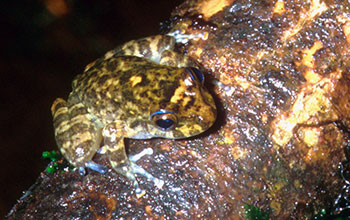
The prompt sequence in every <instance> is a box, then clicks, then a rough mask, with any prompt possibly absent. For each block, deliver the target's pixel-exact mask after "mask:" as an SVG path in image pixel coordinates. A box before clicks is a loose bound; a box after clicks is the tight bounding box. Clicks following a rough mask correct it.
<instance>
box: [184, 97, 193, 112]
mask: <svg viewBox="0 0 350 220" xmlns="http://www.w3.org/2000/svg"><path fill="white" fill-rule="evenodd" d="M184 97H190V99H191V100H190V101H189V102H187V103H186V105H185V107H184V109H185V111H187V110H188V109H190V108H191V107H193V104H194V98H193V96H186V95H185V96H184Z"/></svg>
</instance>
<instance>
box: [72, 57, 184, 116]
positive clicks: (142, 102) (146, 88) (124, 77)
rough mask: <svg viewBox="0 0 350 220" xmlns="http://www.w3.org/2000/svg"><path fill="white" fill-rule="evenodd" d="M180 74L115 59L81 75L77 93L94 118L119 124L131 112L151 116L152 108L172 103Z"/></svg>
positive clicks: (128, 59) (145, 63) (140, 61)
mask: <svg viewBox="0 0 350 220" xmlns="http://www.w3.org/2000/svg"><path fill="white" fill-rule="evenodd" d="M180 72H181V71H179V70H178V69H177V68H175V67H169V66H164V65H159V64H156V63H154V62H152V61H149V60H147V59H144V58H140V57H134V56H120V57H112V58H110V59H108V60H104V61H103V62H99V61H97V62H95V64H94V65H93V66H92V67H90V68H89V69H88V70H87V71H85V72H84V73H82V74H80V75H78V76H77V77H76V78H75V80H74V81H73V92H74V93H75V94H76V95H77V96H78V97H79V99H80V100H81V102H82V103H83V104H84V105H85V106H86V107H87V108H88V110H89V112H90V113H92V114H94V115H98V116H101V117H105V116H106V118H114V120H115V119H116V118H119V117H128V116H127V115H128V114H127V112H133V113H134V114H149V107H150V106H153V105H154V104H155V103H157V104H159V103H166V102H169V100H170V98H171V96H172V94H173V93H174V91H175V89H176V88H177V87H178V82H179V80H180V77H181V74H180ZM177 73H178V74H177ZM102 111H103V112H102ZM112 114H113V115H112ZM120 119H122V118H120Z"/></svg>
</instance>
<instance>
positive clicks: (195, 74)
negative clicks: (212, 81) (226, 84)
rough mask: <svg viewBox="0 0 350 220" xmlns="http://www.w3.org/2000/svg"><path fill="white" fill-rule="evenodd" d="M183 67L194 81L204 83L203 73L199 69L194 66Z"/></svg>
mask: <svg viewBox="0 0 350 220" xmlns="http://www.w3.org/2000/svg"><path fill="white" fill-rule="evenodd" d="M185 69H186V70H187V72H188V73H189V74H190V75H191V78H192V79H193V80H194V81H199V82H200V83H202V84H203V83H204V75H203V73H202V72H201V71H200V70H199V69H197V68H194V67H186V68H185Z"/></svg>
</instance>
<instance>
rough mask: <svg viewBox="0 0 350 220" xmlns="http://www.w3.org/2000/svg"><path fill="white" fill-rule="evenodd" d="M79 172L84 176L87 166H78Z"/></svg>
mask: <svg viewBox="0 0 350 220" xmlns="http://www.w3.org/2000/svg"><path fill="white" fill-rule="evenodd" d="M78 171H79V174H80V175H82V176H84V175H85V174H86V170H85V167H78Z"/></svg>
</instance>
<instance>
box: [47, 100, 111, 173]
mask: <svg viewBox="0 0 350 220" xmlns="http://www.w3.org/2000/svg"><path fill="white" fill-rule="evenodd" d="M51 111H52V115H53V124H54V129H55V138H56V142H57V145H58V148H59V149H60V151H61V153H62V155H63V156H64V157H65V158H66V159H67V160H68V161H69V162H70V163H71V164H72V165H73V166H75V167H77V168H78V169H79V172H80V173H81V174H84V173H85V169H84V168H85V167H88V168H91V169H93V170H96V171H98V172H102V173H104V172H106V168H105V167H103V166H102V165H99V164H96V163H94V162H92V161H91V159H92V157H93V156H94V154H95V153H96V151H97V150H98V149H99V148H100V143H101V129H100V128H98V127H97V126H96V124H95V123H94V122H93V121H92V120H91V119H90V118H89V114H88V112H87V109H86V108H85V106H84V105H83V104H82V103H80V102H79V101H78V98H77V97H75V95H74V94H70V97H69V99H68V102H66V101H65V100H63V99H61V98H58V99H56V100H55V102H54V103H53V105H52V107H51Z"/></svg>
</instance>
